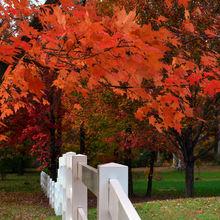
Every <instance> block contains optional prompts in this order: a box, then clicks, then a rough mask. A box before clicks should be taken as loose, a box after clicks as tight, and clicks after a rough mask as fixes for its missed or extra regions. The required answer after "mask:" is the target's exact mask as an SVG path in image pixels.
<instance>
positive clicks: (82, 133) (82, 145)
mask: <svg viewBox="0 0 220 220" xmlns="http://www.w3.org/2000/svg"><path fill="white" fill-rule="evenodd" d="M84 153H85V130H84V122H83V123H82V124H81V125H80V154H84Z"/></svg>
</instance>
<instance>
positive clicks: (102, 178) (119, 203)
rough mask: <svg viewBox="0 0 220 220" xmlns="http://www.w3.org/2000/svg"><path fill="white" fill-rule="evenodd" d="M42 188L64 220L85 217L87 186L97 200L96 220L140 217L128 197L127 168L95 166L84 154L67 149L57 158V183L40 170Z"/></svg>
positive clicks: (124, 219) (84, 218) (107, 165)
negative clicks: (91, 164)
mask: <svg viewBox="0 0 220 220" xmlns="http://www.w3.org/2000/svg"><path fill="white" fill-rule="evenodd" d="M40 182H41V187H42V189H43V190H44V192H45V193H46V195H47V197H48V198H49V201H50V205H51V206H52V207H53V208H54V210H55V213H56V215H62V219H63V220H86V219H87V206H88V204H87V191H88V190H87V189H90V190H91V191H92V192H93V193H94V194H95V195H96V196H97V201H98V207H97V208H98V219H99V220H140V219H141V218H140V217H139V215H138V214H137V212H136V210H135V209H134V207H133V205H132V203H131V202H130V200H129V199H128V196H127V195H128V167H127V166H124V165H121V164H117V163H107V164H104V165H99V166H98V169H95V168H93V167H91V166H89V165H87V156H85V155H81V154H78V155H76V153H74V152H68V153H66V154H64V155H63V156H62V157H60V158H59V169H58V178H57V182H54V181H52V179H51V178H50V176H48V175H47V174H46V173H45V172H41V178H40Z"/></svg>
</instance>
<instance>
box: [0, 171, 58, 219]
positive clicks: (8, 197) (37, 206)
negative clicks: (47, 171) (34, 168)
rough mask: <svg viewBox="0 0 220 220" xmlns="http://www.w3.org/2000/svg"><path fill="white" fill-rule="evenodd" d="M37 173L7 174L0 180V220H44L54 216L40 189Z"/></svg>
mask: <svg viewBox="0 0 220 220" xmlns="http://www.w3.org/2000/svg"><path fill="white" fill-rule="evenodd" d="M39 180H40V177H39V172H32V173H27V174H25V175H24V176H18V175H17V174H8V175H7V179H6V180H4V181H2V180H0V219H1V220H5V219H8V220H12V219H22V220H23V219H24V220H25V219H36V220H41V219H45V218H46V217H48V216H54V211H53V209H51V208H50V207H49V205H48V200H47V199H46V198H45V196H44V194H43V192H42V191H41V188H40V181H39Z"/></svg>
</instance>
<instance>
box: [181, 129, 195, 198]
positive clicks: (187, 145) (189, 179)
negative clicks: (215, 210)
mask: <svg viewBox="0 0 220 220" xmlns="http://www.w3.org/2000/svg"><path fill="white" fill-rule="evenodd" d="M183 135H184V152H185V153H184V162H185V188H186V196H187V197H194V162H195V161H194V146H193V141H192V127H191V126H190V127H188V128H187V129H186V130H185V132H184V134H183Z"/></svg>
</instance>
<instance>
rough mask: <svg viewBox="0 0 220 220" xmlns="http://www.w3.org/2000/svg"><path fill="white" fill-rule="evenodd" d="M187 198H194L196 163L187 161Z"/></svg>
mask: <svg viewBox="0 0 220 220" xmlns="http://www.w3.org/2000/svg"><path fill="white" fill-rule="evenodd" d="M185 183H186V196H187V197H194V161H187V163H186V170H185Z"/></svg>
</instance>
